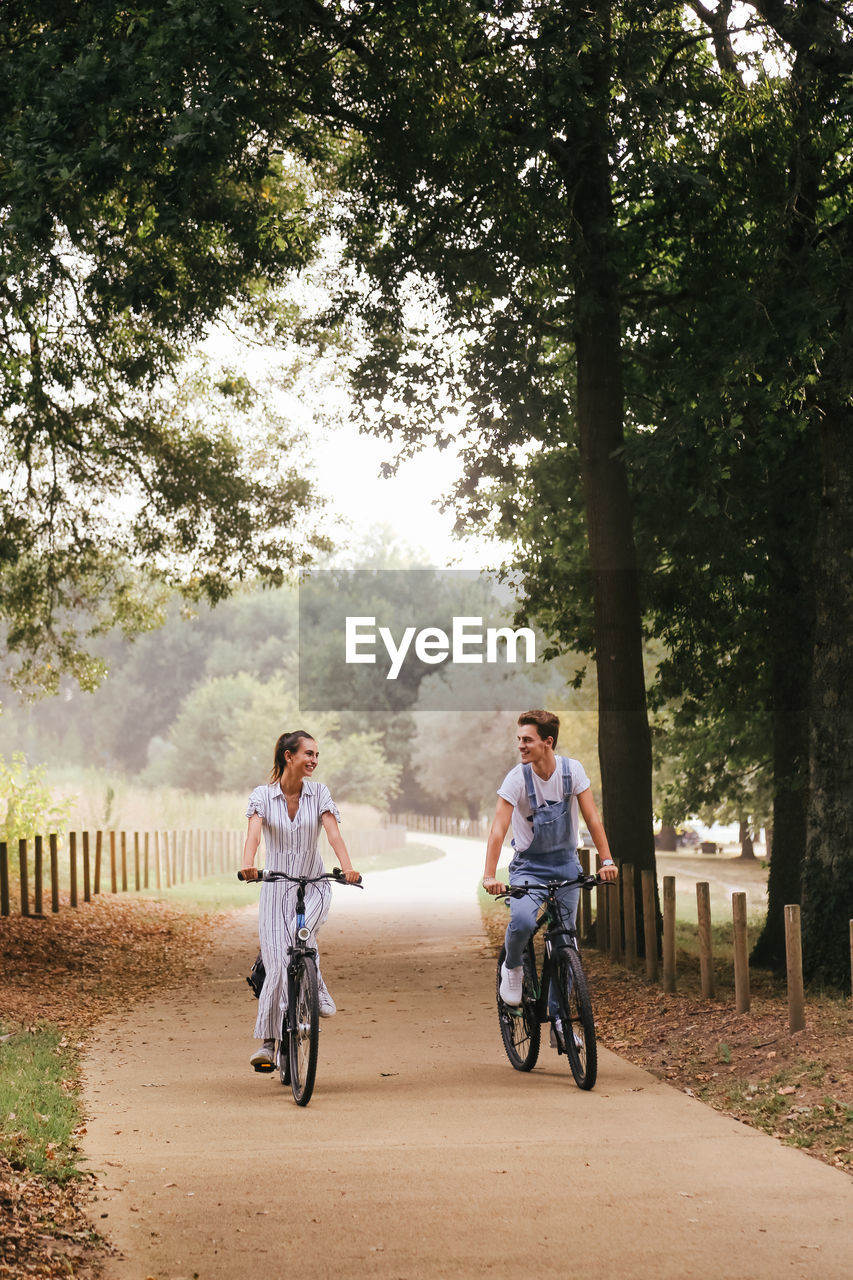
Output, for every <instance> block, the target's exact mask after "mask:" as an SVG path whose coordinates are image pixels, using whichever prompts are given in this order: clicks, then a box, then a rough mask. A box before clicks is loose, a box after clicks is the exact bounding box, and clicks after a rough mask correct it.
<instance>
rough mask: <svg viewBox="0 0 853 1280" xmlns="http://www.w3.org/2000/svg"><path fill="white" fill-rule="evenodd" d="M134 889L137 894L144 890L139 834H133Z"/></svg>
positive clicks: (135, 832)
mask: <svg viewBox="0 0 853 1280" xmlns="http://www.w3.org/2000/svg"><path fill="white" fill-rule="evenodd" d="M133 888H134V890H135V891H136V893H139V890H140V889H141V888H142V877H141V876H140V866H139V832H138V831H134V833H133Z"/></svg>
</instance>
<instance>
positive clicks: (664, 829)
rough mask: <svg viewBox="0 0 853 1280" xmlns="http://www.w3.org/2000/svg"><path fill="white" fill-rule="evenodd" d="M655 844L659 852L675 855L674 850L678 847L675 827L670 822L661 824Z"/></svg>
mask: <svg viewBox="0 0 853 1280" xmlns="http://www.w3.org/2000/svg"><path fill="white" fill-rule="evenodd" d="M655 843H656V845H657V847H658V849H660V850H661V852H665V853H675V850H676V848H677V847H678V837H677V836H676V833H675V827H674V826H673V825H672V823H671V822H662V823H661V827H660V835H659V836H658V838H657V840H656V841H655Z"/></svg>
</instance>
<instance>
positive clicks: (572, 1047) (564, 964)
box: [552, 947, 598, 1089]
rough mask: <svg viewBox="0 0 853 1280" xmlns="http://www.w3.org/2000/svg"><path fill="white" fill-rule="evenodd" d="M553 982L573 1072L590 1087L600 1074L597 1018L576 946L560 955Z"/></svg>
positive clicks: (581, 1083)
mask: <svg viewBox="0 0 853 1280" xmlns="http://www.w3.org/2000/svg"><path fill="white" fill-rule="evenodd" d="M552 981H553V982H554V983H555V984H556V992H557V1004H558V1006H559V1009H560V1019H561V1021H562V1024H563V1026H562V1034H563V1044H564V1046H565V1053H566V1057H567V1058H568V1059H569V1066H570V1067H571V1069H572V1075H573V1076H574V1078H575V1083H576V1084H577V1085H578V1088H580V1089H591V1088H592V1086H593V1085H594V1084H595V1078H596V1075H597V1074H598V1050H597V1048H596V1043H595V1019H594V1018H593V1016H592V1000H591V999H590V995H589V987H588V986H587V982H586V974H585V973H584V971H583V966H582V965H581V958H580V956H579V955H578V953H577V951H575V949H574V947H565V948H564V949H563V950H562V951H561V952H560V953H559V955H558V956H557V964H556V972H555V974H554V977H553V979H552Z"/></svg>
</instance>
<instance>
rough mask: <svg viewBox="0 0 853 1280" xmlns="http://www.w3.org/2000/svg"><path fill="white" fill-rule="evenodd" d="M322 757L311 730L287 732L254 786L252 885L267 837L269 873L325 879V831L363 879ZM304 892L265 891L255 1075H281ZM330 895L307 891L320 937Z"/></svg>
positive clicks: (347, 869) (349, 875)
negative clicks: (263, 779)
mask: <svg viewBox="0 0 853 1280" xmlns="http://www.w3.org/2000/svg"><path fill="white" fill-rule="evenodd" d="M319 756H320V752H319V749H318V747H317V743H316V742H315V740H314V739H313V738H312V737H311V734H310V733H307V732H306V731H305V730H304V729H296V730H294V731H293V732H291V733H283V734H282V735H281V737H280V738H279V739H278V741H277V742H276V744H275V755H274V762H273V769H272V773H271V775H270V782H269V785H266V786H260V787H255V790H254V791H253V792H252V794H251V796H250V797H249V803H248V806H247V808H246V816H247V817H248V819H249V828H248V831H247V834H246V843H245V845H244V846H243V866H242V870H243V873H244V876H245V878H246V879H247V880H257V879H258V878H259V877H258V872H257V870H256V869H255V858H256V857H257V852H258V846H259V844H260V842H261V836H263V838H264V844H265V846H266V867H267V870H269V871H284V872H286V873H287V874H288V875H291V876H319V875H322V873H323V860H322V858H321V857H320V853H319V850H318V847H317V845H318V841H319V836H320V828H321V826H322V828H323V830H324V831H325V832H326V835H327V837H328V840H329V844H330V845H331V847H332V850H333V852H334V853H335V855H336V857H337V859H338V862H339V863H340V866H341V870H342V871H343V873H344V877H345V879H346V880H347V881H349V883H350V884H354V883H356V881H357V880H358V872H357V871H354V870H353V866H352V862H351V861H350V856H349V854H348V852H347V847H346V845H345V844H344V841H343V838H342V836H341V833H340V830H339V829H338V822H339V820H340V814H339V813H338V810H337V807H336V805H335V803H334V801H333V800H332V797H331V795H330V794H329V789H328V787H327V786H326V785H325V783H323V782H315V781H314V780H313V778H312V774H313V773H314V770H315V769H316V767H317V761H318V759H319ZM296 891H297V886H296V885H295V884H292V883H291V882H290V881H289V880H276V881H271V882H269V883H264V884H262V885H261V902H260V915H259V918H258V932H259V934H260V942H261V956H262V959H263V962H264V968H265V970H266V978H265V980H264V985H263V987H262V988H261V994H260V998H259V1001H258V1016H257V1021H256V1022H255V1038H256V1039H259V1040H263V1045H262V1046H261V1048H260V1049H257V1050H256V1051H255V1053H253V1054H252V1057H251V1058H250V1060H249V1061H250V1064H251V1066H252V1067H254V1069H255V1070H256V1071H272V1070H274V1068H275V1042H276V1040H277V1038H278V1036H279V1033H280V1030H281V1025H282V1017H283V1014H284V1011H285V1009H286V1007H287V963H288V948H289V947H291V946H292V945H293V940H294V927H295V922H296ZM330 897H331V888H330V885H329V882H328V880H324V881H321V882H320V883H319V884H311V885H307V886H306V889H305V923H306V926H307V927H308V928H309V929H310V930H311V934H312V945H313V946H316V940H313V935H314V934H315V933H316V931H317V930H318V929H319V927H320V925H321V924H322V923H323V921H324V920H325V919H326V916H327V915H328V912H329V900H330ZM317 960H318V977H319V995H320V1017H321V1018H329V1017H331V1016H332V1014H333V1013H335V1012H336V1009H335V1002H334V1000H333V999H332V997H331V996H330V995H329V992H328V990H327V988H326V984H325V983H324V981H323V979H322V976H321V975H320V973H319V955H318V957H317Z"/></svg>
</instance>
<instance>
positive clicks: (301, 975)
mask: <svg viewBox="0 0 853 1280" xmlns="http://www.w3.org/2000/svg"><path fill="white" fill-rule="evenodd" d="M237 878H238V879H239V880H245V875H244V873H243V872H242V871H238V873H237ZM255 878H257V879H260V880H261V881H265V882H267V883H269V882H270V881H275V880H289V881H291V883H293V884H295V885H296V932H295V937H294V941H293V943H292V945H291V946H289V947H288V949H287V954H288V961H287V970H286V974H285V980H286V983H287V1010H286V1012H285V1015H284V1020H283V1023H282V1027H281V1039H280V1041H279V1047H278V1069H279V1075H280V1077H281V1082H282V1084H289V1085H290V1086H291V1089H292V1091H293V1097H294V1100H295V1101H296V1103H297V1104H298V1105H299V1106H303V1107H304V1106H306V1105H307V1103H308V1102H309V1100H310V1098H311V1094H312V1092H313V1089H314V1078H315V1073H316V1069H317V1038H318V1033H319V1027H318V1018H319V1010H318V984H319V978H320V974H319V967H318V964H317V948H316V947H314V946H309V945H308V944H309V943H310V941H311V930H310V929H309V928H308V927H307V924H306V919H305V889H306V886H307V885H309V884H318V883H319V882H320V881H321V880H337V881H338V883H339V884H348V883H354V884H355V885H356V887H357V888H359V889H360V888H362V887H363V886H362V883H361V877H359V879H358V880H357V881H353V882H350V881H347V879H346V877H345V876H344V874H343V872H342V871H341V869H340V867H335V869H334V870H333V871H331V872H328V871H327V872H324V873H323V874H322V875H319V876H291V875H288V874H287V872H285V871H267V870H264V871H262V872H261V874H260V876H259V877H254V876H253V877H252V879H253V880H254V879H255Z"/></svg>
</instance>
